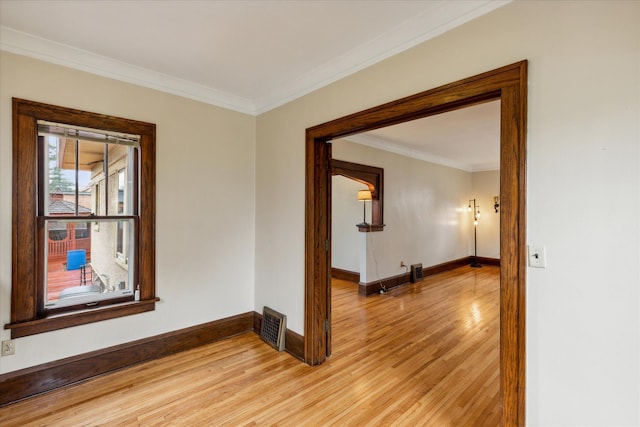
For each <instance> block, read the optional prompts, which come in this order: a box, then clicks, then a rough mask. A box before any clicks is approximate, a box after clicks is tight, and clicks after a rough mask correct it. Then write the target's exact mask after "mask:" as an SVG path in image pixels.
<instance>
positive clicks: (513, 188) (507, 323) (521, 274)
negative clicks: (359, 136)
mask: <svg viewBox="0 0 640 427" xmlns="http://www.w3.org/2000/svg"><path fill="white" fill-rule="evenodd" d="M526 90H527V62H526V61H521V62H518V63H515V64H512V65H508V66H505V67H502V68H499V69H496V70H493V71H489V72H487V73H483V74H480V75H477V76H474V77H470V78H467V79H464V80H460V81H458V82H454V83H451V84H448V85H445V86H442V87H439V88H436V89H431V90H428V91H426V92H422V93H419V94H416V95H413V96H409V97H406V98H402V99H399V100H396V101H393V102H390V103H387V104H383V105H380V106H378V107H374V108H371V109H368V110H365V111H362V112H359V113H355V114H352V115H349V116H346V117H342V118H339V119H336V120H333V121H331V122H328V123H324V124H321V125H318V126H315V127H312V128H309V129H307V132H306V156H305V162H306V220H305V229H306V233H305V235H306V238H305V240H306V241H305V336H304V357H305V361H306V362H307V363H309V364H310V365H318V364H321V363H322V362H323V361H324V360H325V359H326V357H327V355H328V354H330V349H331V338H330V337H331V328H330V322H329V318H330V317H329V316H330V313H331V305H330V304H331V301H330V295H331V290H330V280H331V259H330V250H329V248H330V245H331V232H330V226H331V210H330V207H331V200H330V197H331V195H330V188H331V187H330V181H329V180H330V179H331V172H330V167H329V163H330V159H331V145H330V144H327V142H329V141H331V140H333V139H336V138H341V137H345V136H348V135H353V134H356V133H361V132H366V131H369V130H373V129H378V128H381V127H385V126H389V125H393V124H398V123H403V122H406V121H409V120H413V119H418V118H422V117H427V116H431V115H435V114H440V113H444V112H447V111H453V110H456V109H459V108H463V107H468V106H471V105H474V104H477V103H480V102H486V101H489V100H494V99H499V100H500V104H501V112H500V189H501V190H500V192H501V194H500V200H501V218H500V230H501V235H500V258H501V272H500V385H501V396H502V402H501V403H502V405H501V407H502V424H503V425H509V426H510V425H524V416H525V413H524V402H525V399H524V387H525V375H524V373H525V312H524V310H525V261H526V250H525V249H526V248H525V229H526V227H525V225H526V223H525V139H526V95H527V93H526Z"/></svg>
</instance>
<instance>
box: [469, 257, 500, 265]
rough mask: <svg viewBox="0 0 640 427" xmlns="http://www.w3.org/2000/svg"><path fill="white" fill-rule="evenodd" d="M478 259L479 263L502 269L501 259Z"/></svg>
mask: <svg viewBox="0 0 640 427" xmlns="http://www.w3.org/2000/svg"><path fill="white" fill-rule="evenodd" d="M469 258H473V257H469ZM477 258H478V263H480V264H484V265H495V266H497V267H500V258H485V257H482V256H479V257H477Z"/></svg>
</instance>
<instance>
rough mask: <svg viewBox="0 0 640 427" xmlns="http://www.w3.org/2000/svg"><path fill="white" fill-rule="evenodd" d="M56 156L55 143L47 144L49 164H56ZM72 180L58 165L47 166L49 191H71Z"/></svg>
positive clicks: (72, 188) (73, 187)
mask: <svg viewBox="0 0 640 427" xmlns="http://www.w3.org/2000/svg"><path fill="white" fill-rule="evenodd" d="M57 160H58V156H57V150H56V146H55V144H51V143H50V144H49V166H53V165H55V164H57ZM74 189H75V186H74V185H73V181H71V180H70V179H69V178H67V177H66V176H64V171H63V170H62V169H60V168H59V167H58V166H53V167H50V168H49V191H54V190H60V191H73V190H74Z"/></svg>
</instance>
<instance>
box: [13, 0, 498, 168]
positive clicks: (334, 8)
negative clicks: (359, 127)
mask: <svg viewBox="0 0 640 427" xmlns="http://www.w3.org/2000/svg"><path fill="white" fill-rule="evenodd" d="M508 2H509V0H458V1H448V0H410V1H405V0H392V1H387V0H343V1H332V0H330V1H322V0H316V1H302V0H301V1H282V0H280V1H274V0H246V1H220V0H218V1H206V0H205V1H192V0H178V1H174V0H165V1H154V2H151V1H146V0H111V1H77V0H70V1H66V0H65V1H60V0H44V1H40V0H32V1H12V0H0V49H2V50H4V51H7V52H12V53H17V54H20V55H25V56H29V57H33V58H37V59H41V60H44V61H48V62H53V63H57V64H60V65H64V66H67V67H71V68H75V69H79V70H83V71H87V72H90V73H94V74H98V75H102V76H105V77H109V78H114V79H117V80H121V81H125V82H129V83H133V84H137V85H140V86H144V87H149V88H152V89H156V90H160V91H163V92H168V93H173V94H176V95H179V96H183V97H187V98H191V99H195V100H198V101H201V102H206V103H209V104H212V105H217V106H221V107H224V108H228V109H232V110H234V111H239V112H243V113H247V114H252V115H257V114H260V113H263V112H265V111H268V110H270V109H273V108H275V107H277V106H280V105H283V104H285V103H287V102H289V101H291V100H293V99H296V98H298V97H300V96H303V95H305V94H307V93H310V92H312V91H313V90H316V89H319V88H321V87H323V86H326V85H328V84H330V83H332V82H334V81H337V80H339V79H341V78H343V77H345V76H347V75H350V74H353V73H355V72H357V71H359V70H361V69H364V68H366V67H368V66H370V65H372V64H375V63H377V62H379V61H381V60H383V59H385V58H388V57H390V56H393V55H395V54H397V53H399V52H402V51H404V50H406V49H409V48H411V47H413V46H415V45H417V44H420V43H422V42H424V41H426V40H428V39H430V38H433V37H435V36H437V35H439V34H442V33H444V32H446V31H448V30H450V29H452V28H455V27H457V26H459V25H461V24H464V23H465V22H468V21H470V20H472V19H474V18H476V17H478V16H481V15H483V14H485V13H488V12H490V11H492V10H494V9H496V8H498V7H501V6H503V5H504V4H506V3H508ZM454 128H455V127H454ZM379 132H383V131H379ZM406 132H409V131H406ZM478 132H479V131H478V130H476V131H472V130H467V131H465V133H466V134H473V135H478ZM418 133H419V132H418ZM412 134H413V135H415V134H416V132H415V131H414V132H412ZM374 136H376V137H379V138H385V139H393V136H392V135H390V134H389V133H388V132H386V133H384V132H383V133H380V134H378V133H375V135H374ZM411 138H414V137H411ZM439 138H440V137H439ZM395 141H396V144H402V143H403V141H402V140H399V139H396V140H395ZM404 142H405V143H407V144H411V145H410V146H407V147H405V151H407V150H408V151H421V149H419V148H418V147H417V141H416V140H415V139H411V140H409V141H404ZM422 151H424V149H422ZM457 151H459V152H460V151H462V152H465V153H466V152H467V151H466V150H457ZM441 155H442V153H440V154H437V153H436V154H433V156H435V157H439V156H441ZM455 161H457V160H455ZM455 161H454V162H455ZM460 162H461V164H466V162H464V161H460Z"/></svg>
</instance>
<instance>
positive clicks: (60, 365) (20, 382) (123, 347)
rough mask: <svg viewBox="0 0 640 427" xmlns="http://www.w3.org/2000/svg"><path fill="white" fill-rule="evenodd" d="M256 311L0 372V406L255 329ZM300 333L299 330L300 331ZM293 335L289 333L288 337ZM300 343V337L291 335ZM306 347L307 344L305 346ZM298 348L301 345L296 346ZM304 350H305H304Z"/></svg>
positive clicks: (293, 340) (294, 341)
mask: <svg viewBox="0 0 640 427" xmlns="http://www.w3.org/2000/svg"><path fill="white" fill-rule="evenodd" d="M254 317H255V316H254V313H253V312H248V313H244V314H239V315H236V316H232V317H228V318H225V319H220V320H216V321H213V322H208V323H205V324H202V325H197V326H192V327H189V328H185V329H180V330H177V331H173V332H168V333H165V334H161V335H156V336H153V337H149V338H144V339H141V340H137V341H132V342H129V343H125V344H120V345H117V346H113V347H108V348H105V349H101V350H96V351H92V352H89V353H84V354H80V355H77V356H73V357H69V358H66V359H61V360H56V361H53V362H49V363H45V364H42V365H38V366H34V367H31V368H26V369H21V370H19V371H14V372H9V373H6V374H2V375H0V390H2V393H0V406H4V405H8V404H10V403H14V402H17V401H19V400H22V399H25V398H27V397H31V396H34V395H37V394H41V393H44V392H47V391H51V390H55V389H57V388H60V387H65V386H68V385H71V384H74V383H78V382H81V381H85V380H88V379H90V378H92V377H95V376H98V375H102V374H106V373H109V372H114V371H117V370H120V369H123V368H127V367H129V366H132V365H136V364H138V363H142V362H148V361H150V360H154V359H158V358H160V357H164V356H168V355H170V354H173V353H178V352H180V351H184V350H188V349H191V348H194V347H198V346H201V345H204V344H209V343H212V342H214V341H218V340H221V339H223V338H228V337H231V336H233V335H238V334H241V333H244V332H249V331H252V330H253V329H254ZM296 335H297V334H296ZM288 340H289V336H287V341H288ZM291 340H292V342H293V343H294V344H296V345H297V342H296V339H295V338H291ZM302 342H304V340H302ZM302 347H304V345H303V346H302ZM293 348H294V349H295V350H297V347H296V346H294V347H293ZM300 354H302V351H300Z"/></svg>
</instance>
